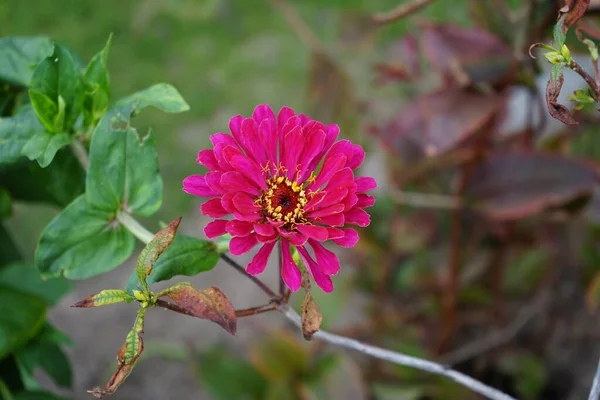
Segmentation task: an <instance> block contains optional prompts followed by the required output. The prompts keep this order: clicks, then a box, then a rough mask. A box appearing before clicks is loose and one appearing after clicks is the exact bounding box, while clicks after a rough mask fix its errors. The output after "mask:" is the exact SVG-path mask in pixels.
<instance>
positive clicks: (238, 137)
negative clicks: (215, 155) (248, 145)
mask: <svg viewBox="0 0 600 400" xmlns="http://www.w3.org/2000/svg"><path fill="white" fill-rule="evenodd" d="M243 120H244V117H242V116H241V115H236V116H235V117H233V118H231V119H230V120H229V130H230V131H231V136H233V138H234V139H235V141H236V142H237V144H238V145H239V147H240V148H242V149H243V148H244V137H243V136H242V121H243Z"/></svg>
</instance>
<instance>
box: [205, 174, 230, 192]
mask: <svg viewBox="0 0 600 400" xmlns="http://www.w3.org/2000/svg"><path fill="white" fill-rule="evenodd" d="M221 176H223V172H221V171H212V172H209V173H207V174H206V184H207V185H208V187H209V188H210V189H211V190H212V191H213V192H215V193H219V194H224V193H225V191H224V190H223V187H221Z"/></svg>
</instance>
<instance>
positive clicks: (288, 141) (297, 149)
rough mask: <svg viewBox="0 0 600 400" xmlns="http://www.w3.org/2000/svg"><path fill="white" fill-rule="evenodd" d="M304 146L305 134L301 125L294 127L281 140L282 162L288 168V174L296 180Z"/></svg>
mask: <svg viewBox="0 0 600 400" xmlns="http://www.w3.org/2000/svg"><path fill="white" fill-rule="evenodd" d="M303 146H304V135H303V134H302V128H301V127H300V126H298V125H297V126H296V127H294V129H292V130H291V131H290V132H289V133H287V134H286V135H285V136H284V137H283V141H282V142H281V149H282V150H281V164H282V165H283V166H284V167H285V168H286V169H287V172H286V176H287V177H288V178H289V179H291V180H296V178H297V177H296V173H297V167H298V157H300V153H301V152H302V147H303Z"/></svg>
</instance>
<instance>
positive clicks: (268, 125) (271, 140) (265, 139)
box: [258, 119, 279, 175]
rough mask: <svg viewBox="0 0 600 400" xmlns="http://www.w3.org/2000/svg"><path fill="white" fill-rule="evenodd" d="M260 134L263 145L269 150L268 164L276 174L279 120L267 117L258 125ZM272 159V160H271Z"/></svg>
mask: <svg viewBox="0 0 600 400" xmlns="http://www.w3.org/2000/svg"><path fill="white" fill-rule="evenodd" d="M258 136H259V137H260V140H261V143H262V145H263V147H264V148H265V149H266V151H267V157H268V160H267V162H266V164H268V166H269V169H270V171H271V174H272V175H274V174H275V172H276V170H275V168H276V164H277V145H278V142H279V132H278V131H277V122H276V121H275V120H271V119H265V120H264V121H262V122H261V123H260V125H259V126H258ZM269 161H270V162H269ZM266 164H265V165H262V164H260V165H259V166H260V167H261V168H262V167H266V166H267V165H266Z"/></svg>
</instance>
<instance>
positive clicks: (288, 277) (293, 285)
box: [281, 239, 302, 292]
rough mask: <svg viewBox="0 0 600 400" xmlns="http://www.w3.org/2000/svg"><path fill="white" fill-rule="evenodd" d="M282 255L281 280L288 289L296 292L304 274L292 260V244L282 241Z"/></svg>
mask: <svg viewBox="0 0 600 400" xmlns="http://www.w3.org/2000/svg"><path fill="white" fill-rule="evenodd" d="M281 255H282V257H283V265H282V269H281V278H282V279H283V282H285V284H286V285H287V287H289V288H290V289H291V290H292V291H294V292H295V291H296V290H298V289H299V288H300V285H301V284H302V274H301V273H300V270H299V269H298V266H297V265H296V263H295V262H294V259H293V258H292V253H291V252H290V243H289V242H288V241H287V240H285V239H282V240H281Z"/></svg>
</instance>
